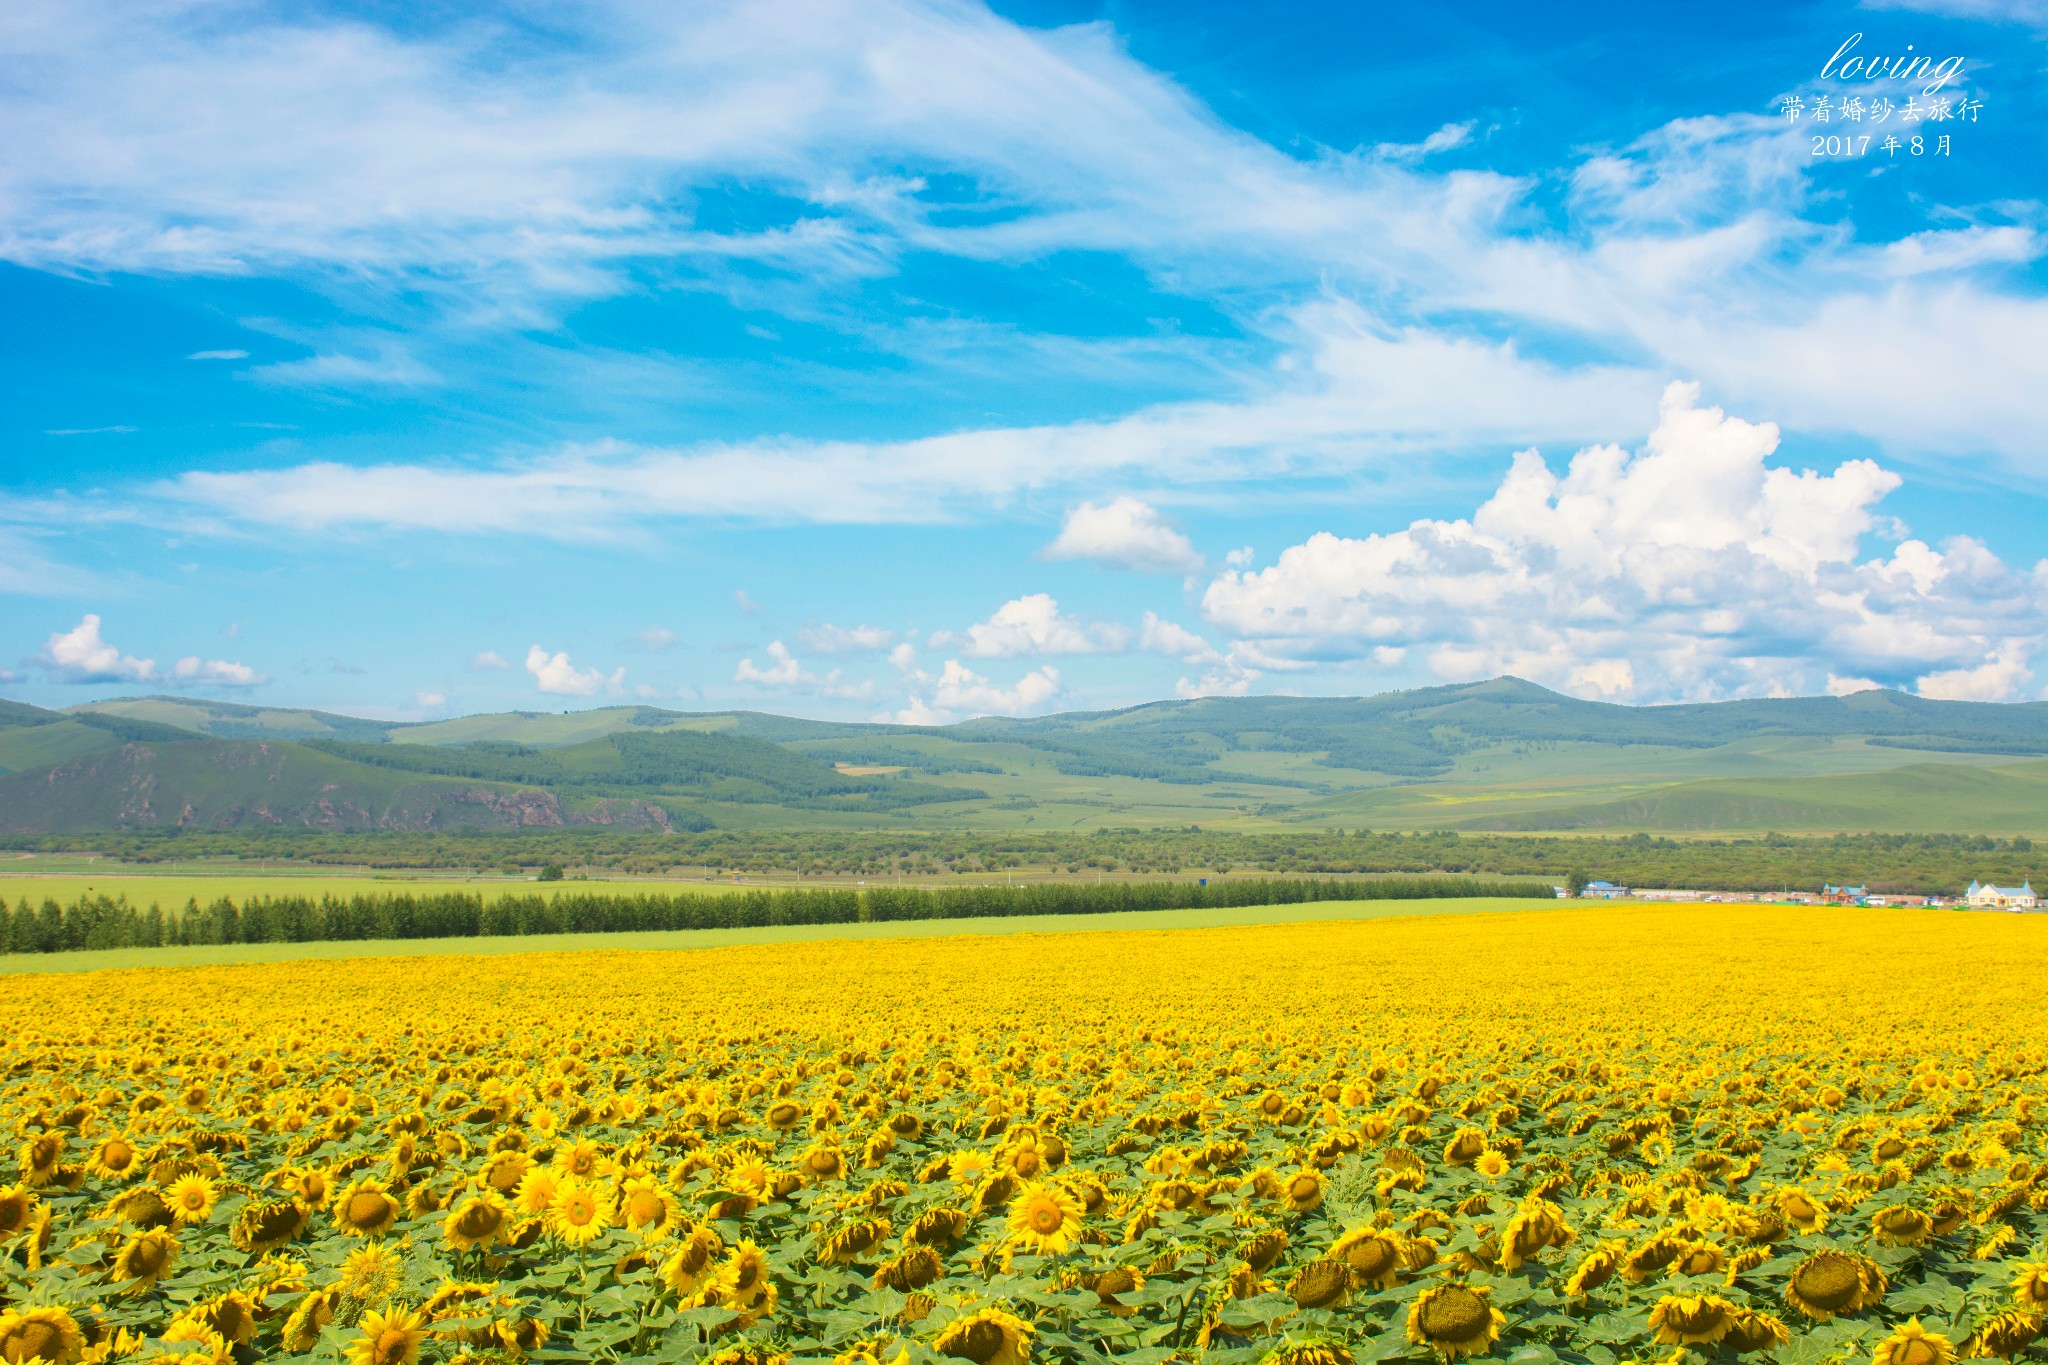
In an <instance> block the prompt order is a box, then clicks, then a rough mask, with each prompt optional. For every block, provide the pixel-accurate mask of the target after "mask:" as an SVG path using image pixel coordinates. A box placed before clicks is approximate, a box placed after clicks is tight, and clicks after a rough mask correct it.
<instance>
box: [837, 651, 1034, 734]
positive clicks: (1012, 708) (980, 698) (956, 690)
mask: <svg viewBox="0 0 2048 1365" xmlns="http://www.w3.org/2000/svg"><path fill="white" fill-rule="evenodd" d="M917 681H918V683H919V684H920V685H921V686H922V687H923V688H925V689H927V691H928V693H929V695H919V694H918V693H912V694H911V697H910V701H909V704H908V705H907V706H905V707H904V709H903V710H901V711H898V712H896V713H895V714H894V715H893V716H883V717H878V719H884V720H893V721H895V722H896V723H897V724H899V725H943V724H946V723H947V722H948V721H951V720H955V719H958V718H959V717H961V716H988V715H1001V716H1020V715H1024V714H1026V713H1029V712H1033V711H1037V710H1040V709H1042V708H1043V707H1044V706H1045V704H1046V703H1047V702H1049V701H1051V700H1052V699H1053V698H1054V697H1057V696H1058V695H1059V694H1060V688H1061V683H1060V671H1059V670H1058V669H1057V668H1054V667H1053V666H1052V665H1051V664H1046V665H1045V666H1043V667H1041V668H1036V669H1033V670H1032V671H1031V672H1029V673H1026V674H1025V675H1024V676H1023V677H1021V678H1019V679H1017V681H1016V682H1015V683H1014V684H1012V685H1011V686H1009V687H1004V686H1001V685H1000V684H997V683H992V682H990V681H989V680H988V679H987V678H986V677H984V676H983V675H981V674H979V673H976V672H975V671H974V670H973V669H971V668H968V667H967V666H966V665H965V664H963V663H961V662H960V661H959V660H958V659H948V660H946V664H945V667H944V668H943V669H941V670H940V672H939V674H938V676H936V677H933V676H931V675H929V674H919V675H918V676H917Z"/></svg>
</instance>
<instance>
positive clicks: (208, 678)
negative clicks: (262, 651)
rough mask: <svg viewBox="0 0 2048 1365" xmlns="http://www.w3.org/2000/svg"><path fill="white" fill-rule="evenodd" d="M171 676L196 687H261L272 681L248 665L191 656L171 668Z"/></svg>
mask: <svg viewBox="0 0 2048 1365" xmlns="http://www.w3.org/2000/svg"><path fill="white" fill-rule="evenodd" d="M171 676H172V677H174V678H176V679H177V680H178V681H179V682H182V683H189V684H191V685H192V686H194V687H222V688H236V689H238V688H244V687H260V686H262V685H263V684H264V683H267V682H269V681H270V679H269V678H266V677H264V676H263V675H262V674H261V673H258V672H257V671H256V670H255V669H253V668H251V667H249V665H247V664H243V663H234V662H231V661H229V660H227V659H202V658H200V657H199V656H198V655H196V654H195V655H191V656H189V657H187V658H183V659H180V660H178V662H177V663H176V664H174V665H172V667H171Z"/></svg>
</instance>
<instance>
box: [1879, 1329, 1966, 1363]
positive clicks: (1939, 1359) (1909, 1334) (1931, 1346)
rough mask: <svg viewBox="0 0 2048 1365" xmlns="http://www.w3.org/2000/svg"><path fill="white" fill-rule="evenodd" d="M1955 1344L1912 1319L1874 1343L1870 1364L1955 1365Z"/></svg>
mask: <svg viewBox="0 0 2048 1365" xmlns="http://www.w3.org/2000/svg"><path fill="white" fill-rule="evenodd" d="M1955 1359H1956V1348H1955V1344H1954V1343H1953V1342H1951V1341H1950V1340H1949V1339H1948V1338H1947V1337H1945V1336H1942V1335H1940V1334H1939V1333H1936V1332H1930V1331H1928V1330H1927V1329H1926V1328H1924V1327H1922V1326H1921V1325H1920V1319H1918V1318H1914V1319H1912V1320H1911V1321H1909V1322H1907V1324H1906V1325H1905V1326H1904V1327H1899V1328H1895V1329H1894V1330H1893V1332H1892V1334H1891V1335H1890V1336H1888V1337H1886V1338H1885V1339H1884V1340H1883V1341H1880V1342H1878V1343H1877V1349H1876V1350H1875V1351H1873V1352H1871V1356H1870V1365H1955Z"/></svg>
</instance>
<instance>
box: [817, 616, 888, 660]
mask: <svg viewBox="0 0 2048 1365" xmlns="http://www.w3.org/2000/svg"><path fill="white" fill-rule="evenodd" d="M796 638H797V643H799V644H801V645H802V646H803V647H804V648H805V649H808V650H810V651H811V652H812V653H814V654H880V653H883V652H885V651H887V650H888V649H890V648H891V647H892V646H894V645H895V643H896V632H895V631H893V630H884V629H883V628H882V627H880V626H835V625H832V624H830V623H829V622H821V623H817V624H813V625H808V626H805V627H803V628H802V629H800V630H798V631H797V633H796Z"/></svg>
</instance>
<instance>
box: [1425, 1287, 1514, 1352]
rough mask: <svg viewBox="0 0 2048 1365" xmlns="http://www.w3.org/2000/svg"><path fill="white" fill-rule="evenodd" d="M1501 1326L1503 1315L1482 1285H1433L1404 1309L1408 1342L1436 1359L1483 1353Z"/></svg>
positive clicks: (1498, 1332) (1498, 1333) (1489, 1347)
mask: <svg viewBox="0 0 2048 1365" xmlns="http://www.w3.org/2000/svg"><path fill="white" fill-rule="evenodd" d="M1505 1326H1507V1317H1506V1315H1505V1314H1503V1313H1502V1312H1501V1311H1500V1310H1499V1309H1498V1308H1495V1307H1494V1306H1493V1300H1492V1299H1491V1297H1490V1296H1489V1295H1488V1293H1487V1290H1486V1288H1485V1286H1483V1285H1466V1284H1455V1283H1454V1284H1441V1285H1437V1286H1436V1287H1435V1288H1433V1289H1425V1290H1424V1291H1423V1292H1422V1294H1421V1296H1420V1297H1418V1298H1417V1299H1416V1300H1415V1302H1414V1303H1413V1304H1412V1305H1410V1306H1409V1309H1408V1342H1409V1344H1410V1345H1413V1346H1423V1347H1427V1348H1428V1349H1429V1350H1430V1351H1431V1352H1433V1353H1434V1354H1435V1355H1436V1357H1437V1358H1438V1359H1439V1360H1455V1359H1458V1358H1460V1357H1463V1356H1479V1355H1485V1354H1487V1353H1488V1352H1490V1351H1492V1350H1493V1347H1494V1344H1495V1343H1496V1342H1498V1341H1499V1340H1500V1332H1501V1328H1503V1327H1505Z"/></svg>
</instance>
